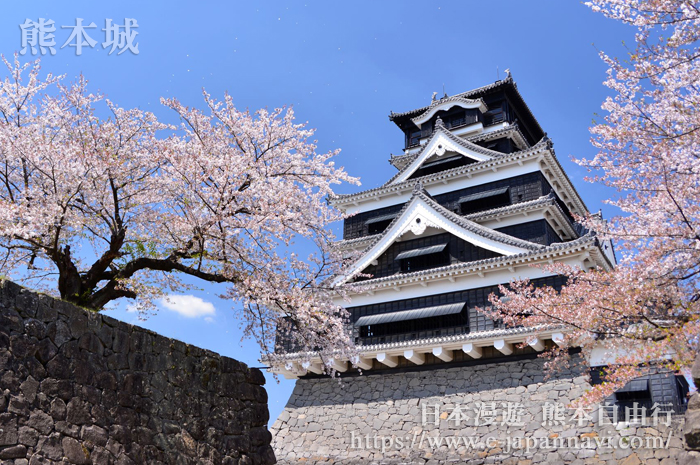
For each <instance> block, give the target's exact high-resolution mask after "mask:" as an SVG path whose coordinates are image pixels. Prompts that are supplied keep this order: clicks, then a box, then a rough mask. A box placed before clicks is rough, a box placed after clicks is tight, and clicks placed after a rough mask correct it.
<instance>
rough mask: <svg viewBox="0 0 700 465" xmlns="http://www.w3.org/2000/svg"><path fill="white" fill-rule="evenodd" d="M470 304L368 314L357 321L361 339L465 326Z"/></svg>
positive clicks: (460, 303)
mask: <svg viewBox="0 0 700 465" xmlns="http://www.w3.org/2000/svg"><path fill="white" fill-rule="evenodd" d="M465 306H466V302H457V303H453V304H445V305H436V306H432V307H424V308H415V309H411V310H402V311H398V312H390V313H381V314H378V315H367V316H363V317H361V318H359V319H358V320H357V321H356V322H355V327H356V328H359V336H360V337H363V338H365V337H377V336H391V335H396V334H410V333H416V332H418V331H426V330H433V331H435V330H441V329H445V328H451V327H457V326H461V327H465V326H466V325H467V321H468V318H467V314H466V312H465V311H464V307H465Z"/></svg>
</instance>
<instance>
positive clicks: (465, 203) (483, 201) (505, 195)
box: [457, 187, 510, 215]
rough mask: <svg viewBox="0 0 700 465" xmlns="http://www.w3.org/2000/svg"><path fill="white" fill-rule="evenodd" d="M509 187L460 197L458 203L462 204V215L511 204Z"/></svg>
mask: <svg viewBox="0 0 700 465" xmlns="http://www.w3.org/2000/svg"><path fill="white" fill-rule="evenodd" d="M508 189H509V188H508V187H502V188H500V189H492V190H488V191H484V192H478V193H476V194H472V195H467V196H465V197H462V198H460V199H459V200H458V201H457V203H459V204H460V210H461V212H462V215H468V214H469V213H475V212H478V211H483V210H490V209H492V208H498V207H505V206H506V205H510V193H509V192H508Z"/></svg>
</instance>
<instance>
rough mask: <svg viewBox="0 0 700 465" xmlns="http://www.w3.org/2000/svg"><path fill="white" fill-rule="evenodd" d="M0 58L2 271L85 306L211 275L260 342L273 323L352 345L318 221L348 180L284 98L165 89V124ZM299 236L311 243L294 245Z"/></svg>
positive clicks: (334, 261) (333, 346) (335, 261)
mask: <svg viewBox="0 0 700 465" xmlns="http://www.w3.org/2000/svg"><path fill="white" fill-rule="evenodd" d="M3 60H4V63H5V65H6V66H7V69H8V71H9V74H8V76H7V77H6V78H5V79H4V81H2V82H0V274H5V275H10V276H12V277H13V278H21V279H22V280H24V281H25V282H27V281H28V282H32V283H33V284H34V286H35V287H44V288H48V289H49V290H50V288H51V287H52V286H54V292H55V293H57V294H58V295H59V296H60V297H61V298H62V299H64V300H67V301H69V302H73V303H75V304H78V305H81V306H83V307H85V308H88V309H91V310H96V311H98V310H101V309H103V308H105V306H106V305H108V304H110V303H111V302H114V301H115V300H117V299H121V298H127V299H133V300H134V302H135V305H136V306H137V307H138V308H139V309H140V310H142V311H149V310H152V309H153V308H154V302H155V301H156V299H158V298H160V297H162V296H164V295H165V293H166V292H167V291H169V290H171V291H172V290H181V289H183V288H186V287H187V286H188V283H191V282H192V280H193V279H194V281H195V282H197V281H201V282H211V283H223V284H224V285H225V286H226V287H225V288H222V289H225V290H222V293H223V294H224V295H225V296H226V297H228V298H230V299H233V300H235V301H237V302H240V303H242V305H241V307H242V309H243V310H242V313H243V318H244V321H245V326H246V328H245V329H246V332H247V334H249V335H252V336H253V337H255V338H256V339H257V341H258V342H259V343H260V344H261V345H262V347H263V349H264V351H265V352H268V353H269V352H271V351H272V350H273V349H274V343H275V342H274V336H275V327H276V326H277V325H278V324H279V325H281V326H283V327H285V328H287V329H293V331H290V336H291V337H293V338H294V342H295V344H297V345H298V346H299V347H302V348H304V347H305V348H307V349H309V350H310V349H311V348H321V349H324V350H336V351H338V350H340V351H344V350H348V348H349V347H350V346H351V342H350V340H349V337H348V336H347V335H346V334H345V332H344V331H343V318H344V317H345V313H344V310H343V309H342V308H340V307H339V306H337V305H334V304H333V298H334V297H337V295H338V292H342V291H341V290H335V289H331V288H329V287H327V286H326V283H327V281H328V278H329V277H330V276H333V275H335V274H337V273H338V272H339V270H340V267H341V266H342V257H340V256H338V254H337V252H335V251H334V249H333V247H332V246H331V243H332V241H333V240H334V237H333V235H332V234H331V233H330V232H329V228H328V225H329V223H331V222H333V221H337V220H339V219H341V218H342V215H341V214H340V212H338V211H337V210H335V209H333V208H332V207H330V206H329V205H328V203H327V202H326V198H327V197H328V196H329V195H331V194H332V190H331V189H332V187H333V185H336V184H339V183H342V182H349V183H357V180H356V179H354V178H352V177H350V176H348V175H347V174H346V173H345V171H344V170H343V169H342V168H337V167H335V166H334V163H333V161H332V160H331V159H332V157H333V156H334V155H336V153H337V152H336V151H331V152H328V153H317V152H316V145H315V142H314V141H312V140H311V137H312V135H313V131H312V130H310V129H307V128H305V127H304V125H301V124H296V123H295V122H294V113H293V112H292V110H291V109H276V110H274V111H267V110H260V111H257V112H255V113H250V112H248V111H239V110H237V109H236V108H235V106H234V104H233V99H232V98H231V97H230V96H229V95H226V96H225V98H224V99H223V101H217V100H215V99H214V98H212V97H211V96H209V95H208V94H206V93H205V94H204V103H205V108H206V110H205V111H201V110H198V109H195V108H188V107H186V106H184V105H182V104H181V103H180V102H178V101H177V100H175V99H167V100H163V101H162V103H163V104H164V105H165V106H166V107H167V108H169V109H170V110H172V111H173V112H174V114H175V115H177V116H178V117H179V121H180V124H179V125H177V126H170V125H166V124H163V123H162V122H160V121H158V119H157V118H156V117H155V116H154V115H153V114H152V113H149V112H145V111H142V110H138V109H124V108H121V107H119V106H117V105H116V104H115V103H114V102H111V101H110V100H107V99H105V98H104V97H103V96H101V95H98V94H94V93H90V92H89V91H88V88H87V81H86V80H85V79H83V78H80V79H79V80H78V81H77V82H75V83H74V84H71V85H62V84H61V82H62V77H52V76H48V77H46V78H44V79H41V78H40V77H39V72H40V70H39V64H38V62H37V63H34V64H24V65H22V64H20V63H19V61H18V60H17V57H16V56H15V60H14V63H11V62H9V61H8V60H5V59H4V58H3ZM102 113H104V114H106V115H107V116H106V117H100V116H98V115H100V114H102ZM295 240H296V241H302V242H304V243H306V244H307V245H308V244H310V245H313V248H314V253H313V254H312V255H311V256H309V257H308V258H302V257H299V256H297V254H295V253H294V252H293V249H294V247H295V246H294V245H293V243H294V241H295ZM56 291H57V292H56Z"/></svg>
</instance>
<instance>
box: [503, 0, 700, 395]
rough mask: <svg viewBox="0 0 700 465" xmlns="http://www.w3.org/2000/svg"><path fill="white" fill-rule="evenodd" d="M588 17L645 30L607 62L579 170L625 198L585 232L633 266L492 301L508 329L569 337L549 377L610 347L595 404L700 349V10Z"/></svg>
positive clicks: (614, 10) (522, 288)
mask: <svg viewBox="0 0 700 465" xmlns="http://www.w3.org/2000/svg"><path fill="white" fill-rule="evenodd" d="M587 5H588V6H589V7H591V8H592V9H593V10H594V11H596V12H600V13H602V14H604V15H605V16H607V17H609V18H612V19H616V20H619V21H622V22H624V23H626V24H629V25H631V26H633V27H635V28H636V29H637V33H636V49H635V50H634V51H632V52H631V53H630V56H629V57H628V59H627V60H625V61H621V60H618V59H615V58H613V57H610V56H608V55H605V54H601V56H602V59H603V60H604V61H605V63H606V64H607V65H608V66H609V70H608V78H607V80H606V81H605V85H606V86H607V87H609V88H610V89H611V90H612V91H613V96H612V97H610V98H608V99H607V100H606V101H605V102H604V103H603V106H602V108H603V109H604V110H605V111H606V112H607V114H606V116H605V120H604V122H601V123H600V124H597V125H595V126H594V127H592V128H591V132H592V134H593V137H592V142H593V145H594V146H595V147H596V148H597V149H598V153H597V155H596V156H595V157H594V158H593V159H590V160H577V162H578V163H579V164H580V165H582V166H584V167H586V168H588V169H590V170H592V171H594V173H598V175H597V176H594V177H592V178H591V180H592V181H594V182H601V183H603V184H605V185H607V186H611V187H613V188H615V189H616V190H617V191H618V192H619V195H618V196H616V197H615V198H613V199H611V200H609V201H608V203H609V204H610V205H614V206H615V207H617V208H619V209H620V210H621V211H622V214H621V215H620V216H618V217H616V218H614V219H613V220H612V221H611V222H610V223H609V224H605V223H602V222H601V221H599V220H598V219H597V218H595V217H590V218H587V219H583V221H584V222H585V224H586V225H587V226H588V227H589V228H591V229H592V230H593V231H595V233H596V234H597V235H598V236H599V237H600V238H601V239H604V238H610V239H613V240H614V241H616V243H617V244H618V247H619V248H620V252H621V253H622V259H621V260H620V263H619V265H618V267H617V268H616V269H615V271H613V272H611V273H605V272H603V271H600V270H595V271H590V272H583V271H581V270H579V269H574V268H570V267H566V266H562V265H556V266H549V267H547V268H549V269H550V270H551V271H554V272H556V273H558V274H561V275H564V276H567V277H568V284H567V285H566V286H565V287H564V288H563V289H562V290H561V292H556V291H555V290H554V289H551V288H540V289H535V288H533V287H532V286H531V285H530V283H529V282H527V281H517V282H514V283H511V285H510V286H509V287H502V289H501V292H502V293H503V295H504V297H507V298H498V297H495V296H492V297H491V301H492V303H493V304H494V306H493V309H492V310H493V311H494V315H496V316H498V317H501V318H503V319H504V320H505V322H506V323H508V324H516V325H525V326H534V325H539V324H561V325H564V326H565V327H566V328H567V329H568V333H567V337H566V340H565V341H564V345H563V347H561V348H559V349H557V350H555V351H554V352H553V353H549V354H548V355H550V356H552V358H551V360H550V362H549V363H550V364H551V366H550V367H555V366H560V365H561V364H566V363H568V359H567V355H566V349H567V348H568V347H569V346H572V345H576V346H580V347H582V349H583V351H584V353H586V354H590V352H591V350H592V349H593V348H594V347H595V346H598V347H603V348H604V349H605V350H606V353H607V354H606V355H607V356H608V357H610V361H611V363H610V365H609V367H608V369H607V370H606V371H607V373H606V376H607V377H606V379H607V382H606V383H604V384H602V385H600V386H596V387H595V388H594V389H593V390H592V391H591V392H590V393H589V394H588V395H587V396H586V398H585V399H584V400H585V401H589V402H595V401H600V400H601V399H602V398H603V397H605V396H606V395H608V394H610V393H611V392H613V391H614V390H615V389H617V388H619V387H621V386H622V385H624V383H625V382H626V381H628V380H630V379H631V378H633V377H635V376H638V375H640V374H641V373H643V372H644V370H645V367H646V366H648V365H649V364H651V363H654V364H657V365H658V364H661V365H662V366H665V367H667V368H670V369H672V370H679V369H683V368H684V367H687V366H688V364H690V363H692V361H693V359H694V358H695V355H696V353H697V349H698V347H699V346H700V340H699V339H698V337H699V336H700V324H699V321H698V318H699V317H700V303H699V302H698V300H699V299H700V293H699V288H698V285H699V284H700V283H699V281H698V279H699V277H700V113H699V112H698V108H700V87H698V83H699V82H700V68H699V67H698V65H699V64H700V47H699V45H700V44H699V42H698V40H699V39H700V10H699V9H698V5H697V4H696V2H690V1H681V0H663V1H661V0H593V1H591V2H589V3H587Z"/></svg>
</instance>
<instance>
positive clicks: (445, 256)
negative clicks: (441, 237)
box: [395, 244, 450, 273]
mask: <svg viewBox="0 0 700 465" xmlns="http://www.w3.org/2000/svg"><path fill="white" fill-rule="evenodd" d="M395 260H398V261H400V262H401V271H402V272H403V273H409V272H412V271H419V270H426V269H429V268H436V267H439V266H445V265H449V263H450V255H449V253H448V250H447V244H439V245H433V246H430V247H423V248H420V249H413V250H406V251H405V252H401V253H400V254H398V255H397V256H396V258H395Z"/></svg>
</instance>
